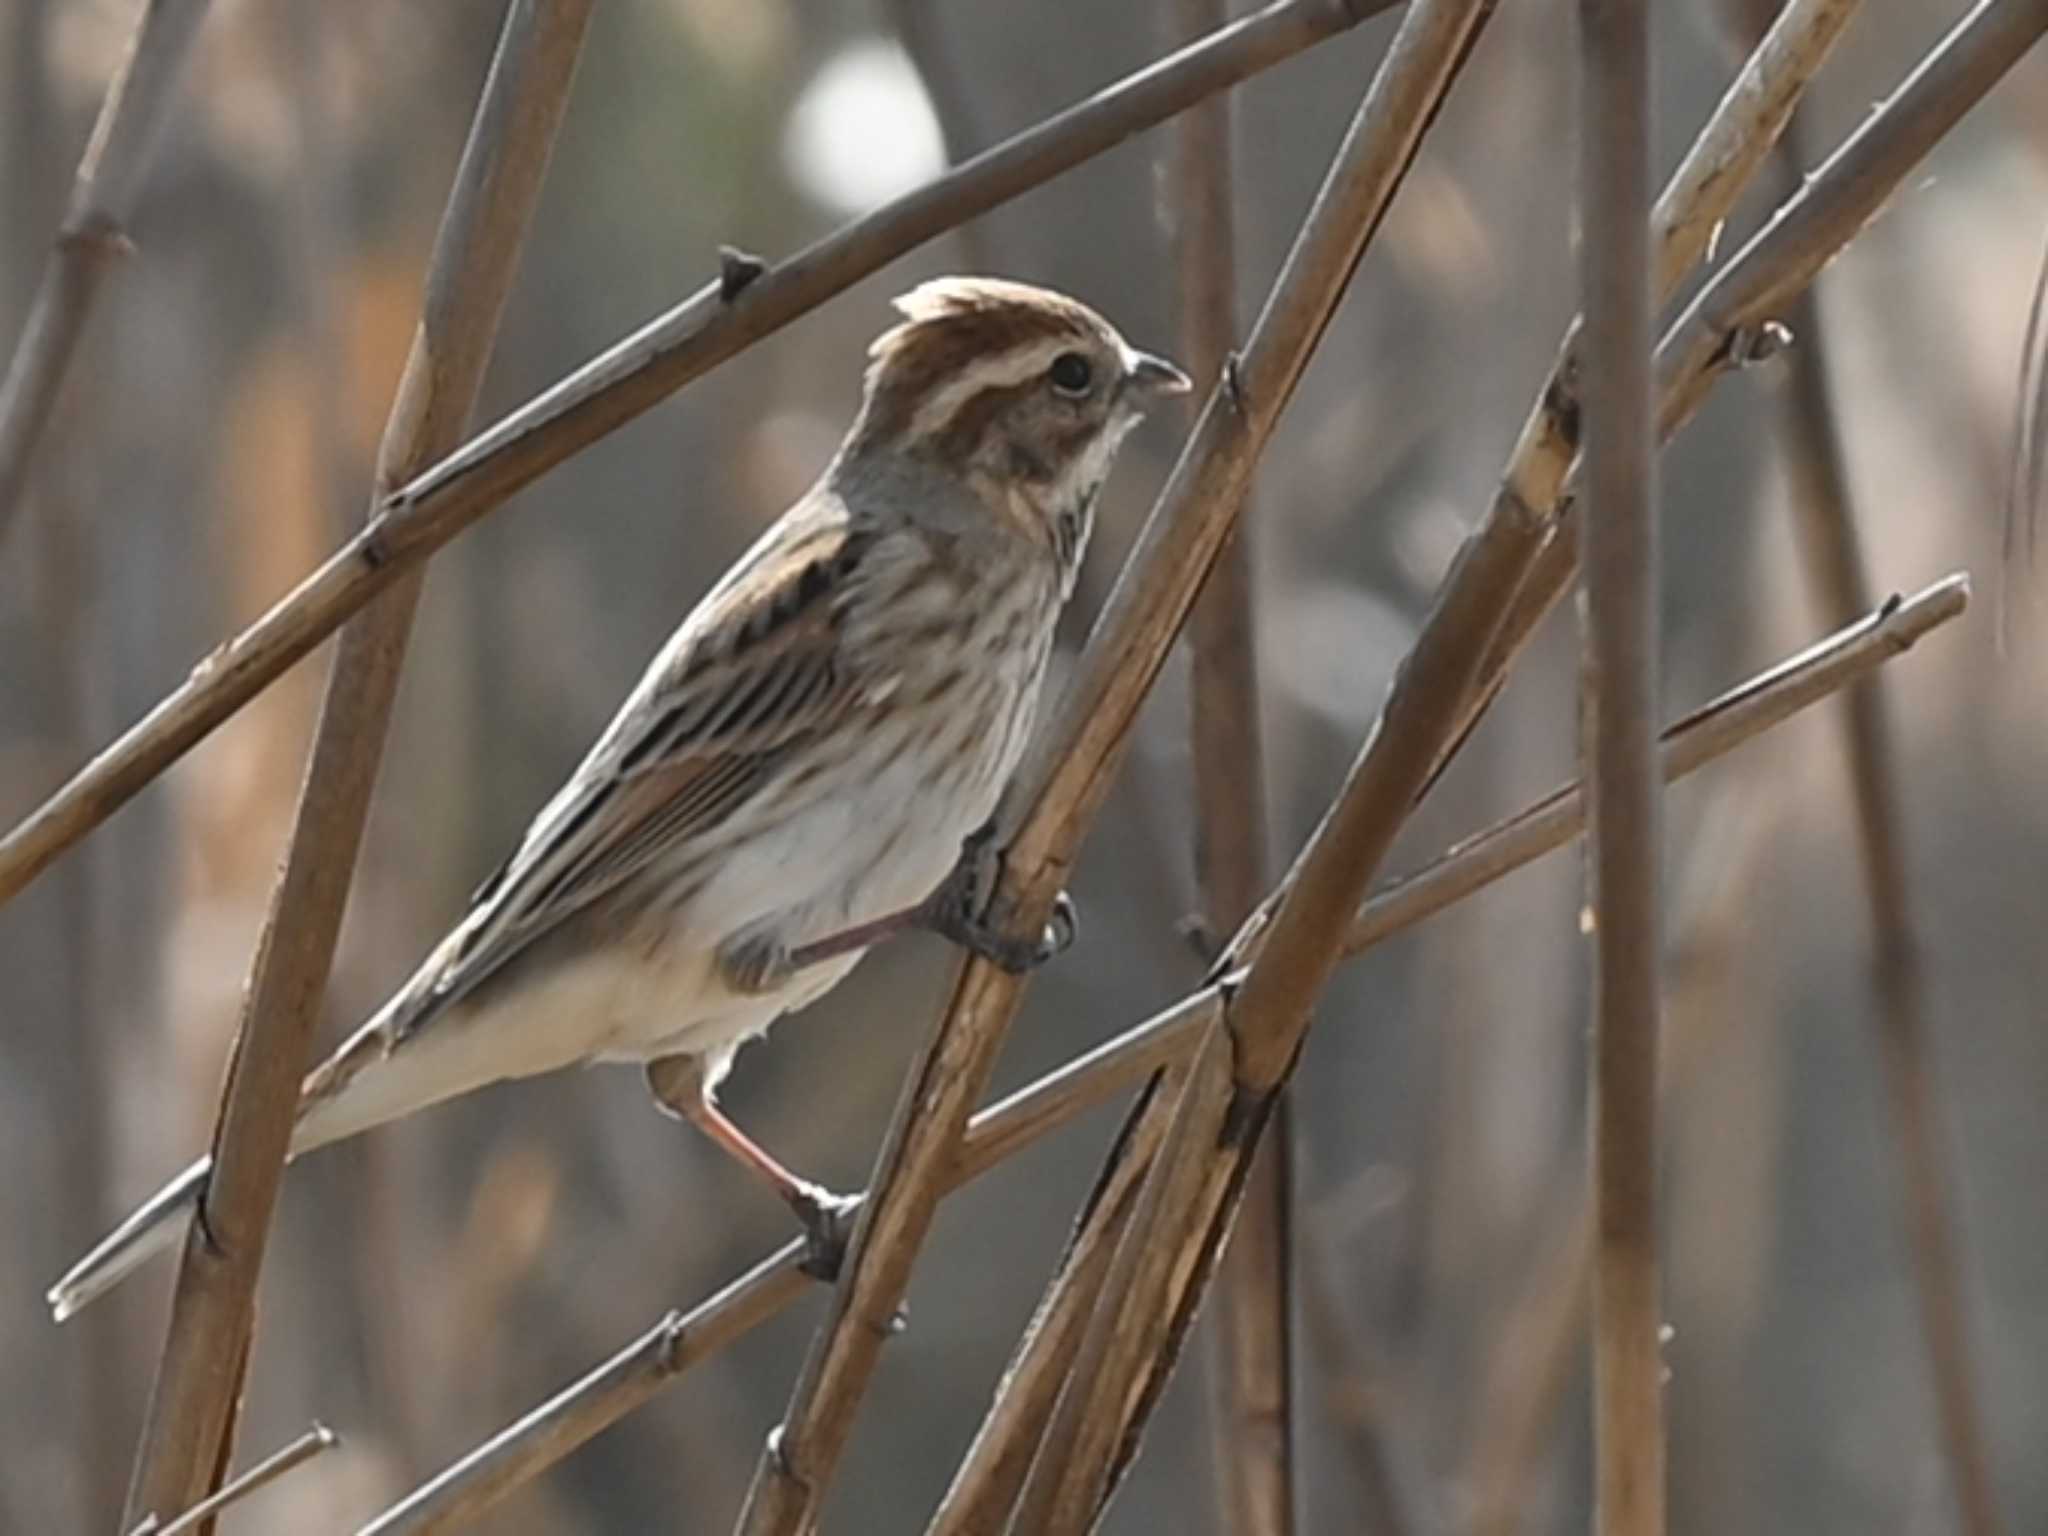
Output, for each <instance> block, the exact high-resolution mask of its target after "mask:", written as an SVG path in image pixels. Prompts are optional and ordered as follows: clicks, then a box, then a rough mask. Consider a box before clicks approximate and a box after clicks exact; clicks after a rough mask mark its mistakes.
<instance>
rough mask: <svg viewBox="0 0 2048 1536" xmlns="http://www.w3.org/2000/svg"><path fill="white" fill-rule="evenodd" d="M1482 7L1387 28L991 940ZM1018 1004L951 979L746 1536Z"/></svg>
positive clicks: (1035, 749) (1079, 806) (1134, 684)
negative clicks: (1373, 70)
mask: <svg viewBox="0 0 2048 1536" xmlns="http://www.w3.org/2000/svg"><path fill="white" fill-rule="evenodd" d="M1488 8H1489V7H1488V3H1487V0H1420V3H1418V4H1417V5H1416V6H1413V7H1411V8H1410V9H1409V11H1408V14H1407V15H1406V16H1404V17H1403V18H1402V25H1401V28H1400V30H1399V31H1398V32H1397V33H1396V35H1395V38H1394V41H1393V44H1392V46H1391V48H1390V50H1389V52H1388V54H1387V58H1386V61H1385V62H1384V63H1383V64H1382V66H1381V68H1380V71H1379V72H1378V74H1376V75H1375V77H1374V81H1373V85H1372V87H1371V88H1370V89H1369V90H1368V92H1367V95H1366V99H1365V103H1364V105H1363V106H1362V107H1361V108H1360V110H1359V113H1358V115H1357V117H1356V118H1354V119H1353V122H1352V125H1351V127H1350V129H1349V130H1348V132H1347V133H1346V135H1345V139H1344V142H1343V144H1342V146H1341V147H1340V148H1339V150H1338V152H1337V157H1336V159H1335V161H1334V162H1333V163H1332V165H1331V168H1330V172H1329V174H1328V176H1327V177H1326V179H1325V181H1324V183H1323V187H1322V189H1321V190H1320V191H1319V193H1318V194H1317V197H1316V201H1315V203H1314V205H1313V206H1312V208H1311V209H1310V212H1309V215H1308V218H1307V220H1306V221H1305V222H1304V224H1303V226H1302V229H1301V232H1300V234H1299V235H1298V236H1297V238H1296V241H1295V243H1294V246H1293V248H1292V249H1291V250H1290V251H1289V253H1288V257H1287V260H1286V262H1285V264H1284V265H1283V267H1282V269H1281V272H1280V275H1279V278H1278V279H1277V281H1276V282H1275V284H1274V286H1273V289H1272V291H1271V294H1270V295H1269V297H1268V299H1267V303H1266V307H1265V310H1264V311H1263V312H1262V313H1261V315H1260V316H1259V320H1258V323H1257V325H1256V326H1254V327H1253V330H1252V334H1251V337H1250V340H1249V342H1248V343H1247V346H1246V349H1245V351H1244V354H1243V356H1242V358H1241V359H1240V361H1239V363H1238V366H1236V367H1234V368H1230V369H1227V370H1226V376H1225V378H1224V380H1223V381H1222V383H1221V385H1220V386H1219V387H1218V388H1217V389H1216V390H1215V392H1214V393H1213V394H1212V395H1211V396H1210V399H1209V403H1208V405H1207V407H1206V408H1205V409H1204V411H1203V413H1202V416H1201V419H1200V421H1199V422H1198V423H1197V424H1196V427H1195V430H1194V432H1193V434H1192V435H1191V436H1190V438H1189V440H1188V443H1187V445H1186V447H1185V449H1184V450H1183V452H1182V455H1181V457H1180V460H1179V462H1178V463H1177V464H1176V465H1175V467H1174V470H1173V473H1172V475H1171V477H1170V478H1169V480H1168V482H1167V485H1166V488H1165V489H1164V490H1163V491H1162V492H1161V493H1160V497H1159V501H1158V503H1157V505H1156V506H1155V507H1154V508H1153V511H1152V514H1151V516H1150V517H1149V518H1148V519H1147V521H1146V524H1145V527H1144V530H1143V531H1142V532H1141V533H1140V535H1139V538H1138V543H1137V547H1136V548H1135V549H1134V550H1133V552H1132V554H1131V556H1130V558H1129V560H1128V561H1127V562H1126V564H1125V566H1124V569H1123V572H1122V573H1121V575H1120V576H1119V577H1118V581H1117V585H1116V588H1115V589H1114V591H1112V593H1111V595H1110V598H1109V602H1108V605H1107V607H1106V608H1105V610H1104V612H1103V615H1102V617H1101V618H1100V620H1099V621H1098V622H1097V624H1096V626H1095V629H1094V632H1093V633H1092V634H1091V635H1090V637H1089V642H1088V647H1087V650H1086V653H1085V654H1084V656H1083V659H1082V664H1081V669H1080V672H1079V675H1078V676H1077V678H1076V681H1075V683H1074V684H1073V686H1071V687H1070V688H1069V689H1068V691H1067V693H1066V695H1065V697H1064V698H1063V699H1062V701H1061V706H1060V711H1059V714H1058V716H1057V717H1056V719H1055V721H1054V722H1053V727H1052V729H1051V730H1049V731H1047V732H1045V733H1043V734H1042V735H1040V736H1039V737H1038V738H1037V739H1036V740H1035V741H1034V742H1033V744H1032V747H1031V749H1030V751H1029V752H1028V753H1027V756H1026V758H1025V761H1024V763H1023V765H1022V767H1021V769H1020V771H1019V774H1018V776H1017V778H1016V779H1015V781H1014V782H1013V783H1012V785H1011V786H1010V792H1009V793H1007V794H1006V795H1005V796H1004V799H1003V802H1002V804H1001V805H1000V806H999V807H998V809H997V812H996V816H995V829H996V830H995V844H994V846H996V847H998V848H1001V849H1002V850H1003V851H1004V852H1003V862H1002V868H1001V874H1000V878H999V879H998V880H997V882H996V887H995V890H994V892H993V894H992V900H991V903H990V909H989V914H988V916H989V920H990V921H991V922H993V923H994V924H995V925H996V926H997V928H998V929H999V930H1007V931H1013V932H1036V931H1037V930H1038V928H1039V927H1040V926H1042V925H1043V923H1044V921H1045V919H1046V917H1047V915H1048V914H1049V912H1050V909H1051V905H1052V902H1053V899H1054V897H1055V895H1056V894H1057V893H1058V891H1059V888H1060V886H1061V885H1062V884H1064V882H1065V877H1066V872H1067V870H1068V868H1069V867H1070V866H1071V864H1072V862H1073V859H1074V857H1075V855H1076V852H1077V850H1078V849H1079V846H1080V843H1081V839H1082V837H1083V836H1084V834H1085V833H1086V830H1087V828H1088V826H1089V824H1090V822H1091V821H1092V819H1093V817H1094V814H1095V811H1096V810H1097V808H1098V807H1099V806H1100V804H1101V802H1102V799H1103V797H1104V796H1105V795H1106V794H1107V792H1108V788H1109V785H1110V783H1111V781H1112V779H1113V777H1114V773H1115V769H1116V767H1117V766H1118V764H1119V763H1120V761H1121V758H1122V754H1123V751H1124V749H1125V747H1126V745H1127V744H1128V741H1129V732H1130V727H1131V725H1132V722H1133V721H1134V719H1135V717H1136V714H1137V709H1138V706H1139V705H1140V704H1141V703H1142V702H1143V700H1144V698H1145V696H1146V694H1147V693H1148V692H1149V690H1150V688H1151V685H1152V682H1153V680H1154V679H1155V678H1156V677H1157V676H1158V673H1159V669H1160V667H1161V665H1162V664H1163V663H1164V660H1165V657H1166V654H1167V651H1168V649H1169V647H1170V646H1171V644H1172V641H1173V637H1174V635H1175V634H1176V633H1177V631H1178V630H1179V627H1180V624H1181V622H1182V620H1183V619H1184V618H1185V617H1186V614H1187V610H1188V608H1189V606H1190V605H1191V604H1192V602H1193V600H1194V597H1195V595H1196V593H1197V592H1198V591H1199V590H1200V588H1201V584H1202V581H1203V578H1204V577H1205V576H1206V575H1207V573H1208V570H1209V567H1210V565H1211V563H1212V562H1213V560H1214V558H1215V555H1216V552H1217V550H1218V549H1219V548H1220V547H1221V545H1222V543H1223V541H1224V540H1225V539H1226V538H1227V537H1228V536H1229V534H1230V532H1231V529H1232V527H1233V522H1234V519H1235V518H1236V516H1237V513H1238V510H1239V507H1240V505H1241V501H1242V497H1243V493H1244V488H1245V484H1246V482H1247V480H1248V479H1249V476H1250V474H1251V470H1252V466H1253V465H1254V464H1255V463H1256V462H1257V459H1258V456H1259V453H1260V452H1261V451H1262V450H1263V448H1264V447H1265V445H1266V442H1267V441H1268V439H1269V438H1270V435H1271V433H1272V430H1273V427H1274V425H1275V423H1276V422H1277V421H1278V419H1279V415H1280V412H1281V411H1282V409H1284V407H1285V406H1286V404H1287V401H1288V399H1289V398H1290V397H1291V396H1292V394H1293V391H1294V386H1295V384H1296V383H1297V382H1298V380H1299V379H1300V376H1301V373H1302V370H1303V369H1304V368H1305V367H1306V366H1307V362H1308V358H1309V356H1310V354H1311V353H1312V352H1313V351H1314V348H1315V344H1316V342H1317V341H1318V340H1319V339H1320V338H1321V336H1322V334H1323V331H1324V329H1325V327H1326V326H1327V325H1328V323H1329V319H1330V316H1331V314H1332V312H1333V311H1334V310H1335V308H1336V305H1337V301H1338V298H1339V297H1340V296H1341V294H1342V293H1343V291H1344V288H1345V286H1346V284H1347V283H1348V282H1349V280H1350V277H1351V273H1352V272H1353V271H1354V270H1355V268H1356V266H1357V263H1358V261H1359V258H1360V257H1361V256H1362V255H1363V253H1364V250H1365V246H1366V244H1367V242H1368V240H1369V239H1370V238H1371V235H1372V233H1373V231H1374V230H1375V229H1376V228H1377V227H1378V224H1379V221H1380V218H1381V217H1382V215H1383V214H1384V212H1385V210H1386V207H1387V204H1388V202H1389V200H1390V199H1391V197H1392V195H1393V191H1394V188H1395V187H1396V186H1397V185H1399V183H1400V180H1401V178H1402V176H1403V175H1404V174H1405V172H1406V170H1407V168H1408V165H1409V163H1410V161H1411V160H1412V158H1413V156H1414V153H1415V149H1416V146H1417V145H1418V144H1419V142H1420V140H1421V136H1422V133H1423V131H1424V129H1425V128H1426V127H1427V125H1428V123H1429V122H1430V120H1431V118H1432V116H1433V114H1434V112H1435V109H1436V106H1437V104H1438V103H1439V102H1440V101H1441V100H1442V97H1443V94H1444V92H1445V90H1447V89H1448V86H1449V82H1450V80H1451V78H1452V76H1453V75H1454V74H1455V72H1456V68H1457V65H1458V64H1459V63H1461V62H1462V61H1463V59H1464V57H1465V51H1466V48H1467V46H1468V45H1469V43H1470V41H1471V38H1472V36H1473V34H1474V31H1475V30H1476V27H1477V23H1478V19H1479V18H1480V17H1481V16H1483V15H1484V14H1486V12H1487V9H1488ZM1023 987H1024V982H1023V980H1022V979H1021V978H1019V977H1016V976H1012V975H1009V974H1007V973H1005V972H1002V971H1000V970H998V969H997V968H996V967H995V966H993V965H990V964H988V963H987V962H985V961H981V960H976V959H970V960H968V961H966V962H965V963H964V964H963V965H962V967H961V969H960V970H959V971H958V973H957V977H956V981H955V983H954V987H953V991H952V995H951V997H950V999H949V1001H948V1004H947V1006H946V1008H945V1010H944V1011H943V1013H942V1015H941V1017H940V1020H939V1023H938V1026H937V1029H936V1030H935V1032H934V1035H933V1037H932V1040H931V1042H930V1044H929V1045H928V1046H927V1048H926V1049H925V1051H924V1052H923V1053H922V1055H921V1057H920V1059H919V1061H918V1062H917V1063H916V1064H915V1066H914V1067H913V1068H912V1071H911V1074H910V1077H909V1079H908V1081H907V1083H906V1086H905V1091H904V1095H903V1097H902V1099H901V1100H900V1101H899V1104H898V1107H897V1111H896V1115H895V1119H894V1122H893V1124H892V1126H891V1128H890V1132H889V1135H888V1137H887V1138H886V1139H885V1141H884V1143H883V1147H882V1151H881V1153H880V1156H879V1159H878V1161H877V1163H876V1171H875V1175H874V1177H873V1179H872V1180H871V1182H870V1188H871V1190H872V1191H873V1194H872V1197H871V1198H870V1200H869V1201H868V1203H867V1204H866V1206H864V1207H863V1209H862V1212H861V1217H860V1221H859V1224H858V1226H857V1227H856V1229H855V1232H854V1236H853V1243H852V1247H851V1250H850V1252H849V1254H848V1256H847V1260H846V1266H845V1269H844V1270H843V1271H842V1273H841V1276H840V1280H839V1284H838V1287H837V1289H836V1290H835V1292H834V1294H833V1305H832V1308H831V1311H830V1314H829V1315H828V1317H827V1319H826V1321H825V1323H824V1325H823V1327H822V1329H821V1331H820V1334H819V1336H818V1339H817V1341H816V1342H815V1344H814V1345H813V1348H812V1351H811V1354H810V1356H809V1358H808V1359H807V1361H806V1363H805V1366H804V1369H803V1372H802V1374H801V1376H800V1377H799V1379H798V1381H797V1384H796V1389H795V1391H794V1393H793V1394H792V1397H791V1401H790V1406H789V1409H788V1411H787V1413H786V1414H785V1415H784V1418H783V1421H782V1425H781V1427H780V1429H779V1430H778V1431H777V1432H776V1433H775V1435H774V1437H773V1438H772V1440H771V1442H770V1444H769V1445H768V1446H767V1447H765V1448H764V1453H763V1455H762V1458H761V1460H760V1461H759V1462H758V1463H757V1465H756V1468H755V1475H754V1480H753V1484H752V1488H751V1490H750V1492H749V1495H748V1499H747V1504H746V1508H745V1509H744V1511H743V1512H742V1515H741V1519H740V1525H739V1529H740V1530H742V1531H744V1532H746V1533H747V1536H771V1533H776V1536H795V1533H796V1532H797V1531H799V1530H801V1529H802V1528H803V1527H804V1526H805V1525H806V1524H807V1523H808V1522H809V1521H811V1520H812V1519H813V1518H814V1517H815V1513H816V1508H817V1504H818V1501H819V1499H820V1498H821V1497H822V1496H823V1494H824V1491H825V1489H826V1487H827V1486H828V1485H829V1483H830V1481H831V1479H832V1476H833V1474H834V1472H835V1471H836V1470H837V1466H838V1461H839V1457H840V1454H841V1452H842V1451H843V1450H844V1448H845V1445H846V1441H847V1438H848V1436H849V1434H850V1432H851V1429H852V1423H853V1418H854V1415H855V1413H856V1412H857V1411H858V1408H859V1405H860V1402H861V1400H862V1398H863V1397H864V1396H865V1393H866V1390H867V1386H868V1383H869V1381H870V1380H871V1379H872V1376H873V1371H874V1367H875V1364H876V1362H877V1360H878V1359H879V1356H880V1350H881V1343H882V1340H883V1338H884V1337H886V1324H887V1322H888V1320H889V1319H890V1318H891V1317H893V1316H894V1315H895V1313H896V1310H897V1308H898V1307H899V1305H900V1304H901V1302H902V1298H903V1293H904V1290H905V1288H906V1286H907V1285H908V1283H909V1278H910V1269H911V1266H912V1264H913V1262H914V1260H915V1257H916V1255H917V1253H918V1251H919V1250H920V1249H921V1248H922V1246H923V1243H924V1239H925V1237H926V1235H927V1233H928V1232H929V1230H930V1226H931V1220H932V1214H933V1212H934V1210H935V1209H936V1207H937V1203H938V1199H939V1195H940V1192H941V1189H942V1185H943V1181H944V1179H945V1177H946V1174H947V1170H948V1168H949V1166H950V1164H951V1162H952V1161H953V1158H954V1155H955V1150H954V1149H955V1148H956V1147H957V1145H958V1142H959V1138H960V1135H961V1133H962V1131H963V1130H964V1129H965V1127H966V1124H967V1118H968V1114H969V1112H970V1110H971V1109H972V1107H973V1104H974V1102H975V1100H977V1099H978V1098H979V1097H980V1096H981V1093H982V1089H983V1087H984V1086H985V1084H986V1083H987V1081H988V1076H989V1072H990V1070H991V1069H992V1067H993V1065H994V1062H995V1056H996V1052H997V1050H998V1048H999V1047H1000V1045H1001V1043H1002V1039H1003V1036H1004V1033H1005V1032H1006V1031H1007V1029H1008V1027H1009V1024H1010V1021H1011V1020H1012V1018H1014V1017H1015V1014H1016V1010H1017V1008H1018V1005H1019V1003H1020V1001H1021V998H1022V995H1023Z"/></svg>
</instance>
